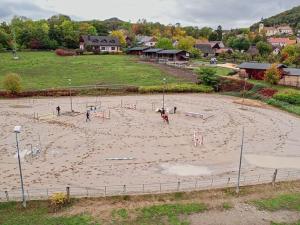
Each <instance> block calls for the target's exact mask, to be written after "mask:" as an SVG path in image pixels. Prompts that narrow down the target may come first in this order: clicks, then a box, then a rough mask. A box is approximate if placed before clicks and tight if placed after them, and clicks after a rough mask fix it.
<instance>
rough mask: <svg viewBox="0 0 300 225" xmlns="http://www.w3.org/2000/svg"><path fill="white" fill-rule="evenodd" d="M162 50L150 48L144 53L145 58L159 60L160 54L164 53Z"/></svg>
mask: <svg viewBox="0 0 300 225" xmlns="http://www.w3.org/2000/svg"><path fill="white" fill-rule="evenodd" d="M162 50H163V49H161V48H150V49H147V50H145V51H144V52H143V54H144V57H145V58H148V59H157V58H158V52H160V51H162Z"/></svg>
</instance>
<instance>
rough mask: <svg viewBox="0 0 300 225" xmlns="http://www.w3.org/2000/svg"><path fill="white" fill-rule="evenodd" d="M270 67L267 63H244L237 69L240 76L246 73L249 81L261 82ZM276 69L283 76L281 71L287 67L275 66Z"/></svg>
mask: <svg viewBox="0 0 300 225" xmlns="http://www.w3.org/2000/svg"><path fill="white" fill-rule="evenodd" d="M271 66H272V64H269V63H254V62H244V63H242V64H240V65H238V66H237V67H238V68H240V69H241V72H240V75H244V73H245V72H246V76H247V77H248V78H250V79H255V80H263V79H264V76H265V72H266V70H267V69H269V68H270V67H271ZM277 67H278V69H279V70H280V71H281V73H282V75H284V71H283V69H284V68H287V66H285V65H283V64H277Z"/></svg>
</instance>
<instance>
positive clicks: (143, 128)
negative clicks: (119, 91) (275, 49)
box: [0, 94, 300, 190]
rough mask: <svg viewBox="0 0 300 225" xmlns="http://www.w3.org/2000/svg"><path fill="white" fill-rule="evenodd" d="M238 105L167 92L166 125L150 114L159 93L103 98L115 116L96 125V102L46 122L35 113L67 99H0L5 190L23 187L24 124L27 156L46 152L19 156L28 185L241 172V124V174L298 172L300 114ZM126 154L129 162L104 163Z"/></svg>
mask: <svg viewBox="0 0 300 225" xmlns="http://www.w3.org/2000/svg"><path fill="white" fill-rule="evenodd" d="M121 100H122V102H123V105H133V104H136V105H137V110H131V109H124V108H123V109H122V108H121V107H120V104H121ZM235 100H236V98H233V97H226V96H218V95H204V94H201V95H199V94H186V95H167V96H166V106H167V108H168V107H169V108H171V107H173V106H177V108H178V113H177V114H175V115H169V117H170V124H169V125H167V124H165V123H164V122H163V121H162V119H161V117H160V115H159V114H157V113H155V112H154V111H153V110H152V103H154V104H155V108H156V107H159V106H160V105H161V102H162V97H161V95H150V96H147V95H143V96H122V97H120V96H118V97H101V98H98V99H97V101H98V103H97V104H99V101H101V109H102V110H105V111H106V112H108V111H110V117H111V119H101V118H97V117H95V116H94V114H92V118H91V122H86V121H85V114H84V113H85V111H86V104H87V103H88V104H92V105H95V102H96V97H76V98H73V108H74V109H75V111H78V112H81V113H82V114H80V115H77V116H69V115H62V116H60V117H57V116H47V117H45V118H44V120H41V121H36V120H34V119H33V114H34V113H38V114H39V115H42V114H49V113H50V114H52V113H53V112H54V111H55V108H56V106H57V105H60V106H61V108H62V111H63V113H64V112H66V111H68V110H70V103H69V98H41V99H34V100H33V99H15V100H0V124H1V131H0V137H1V139H0V140H1V141H0V181H1V182H0V189H7V190H11V189H16V188H18V187H19V173H18V167H17V160H16V158H15V153H16V144H15V143H16V141H15V135H14V133H13V132H12V130H13V127H14V126H15V125H21V126H22V132H21V134H20V135H19V141H20V148H21V150H22V151H25V150H29V149H30V148H31V147H30V144H32V145H33V146H37V145H39V148H40V149H41V152H40V153H39V154H37V155H36V156H35V157H33V158H32V157H30V156H26V157H25V158H23V159H22V166H23V175H24V180H25V186H26V188H55V187H65V186H66V185H71V186H72V187H97V186H103V185H120V184H129V185H130V184H143V183H145V184H147V183H156V182H176V181H177V180H178V179H180V180H183V181H184V180H193V179H195V177H197V178H201V177H202V176H203V177H205V176H212V175H213V176H217V175H220V176H222V174H229V173H236V171H237V168H238V160H239V152H240V144H241V133H242V127H243V126H244V127H245V141H244V142H245V148H244V151H245V156H246V159H247V155H250V160H249V157H248V161H247V160H243V171H242V173H243V174H259V173H263V172H264V171H270V169H271V168H272V167H274V168H277V166H278V165H276V164H277V163H280V160H279V161H278V158H280V157H283V159H284V160H288V158H292V160H294V161H293V162H295V160H296V163H293V166H290V165H289V163H285V164H284V166H282V165H281V167H280V168H284V169H289V168H291V169H297V168H299V167H297V166H296V167H295V165H294V164H297V160H298V162H299V164H298V165H300V150H299V149H300V139H299V134H300V119H299V117H296V116H293V115H290V114H288V113H285V112H282V111H279V110H277V109H274V108H270V107H267V106H264V107H257V106H256V107H251V106H243V107H241V105H240V104H236V103H234V101H235ZM98 109H99V107H98ZM185 112H195V113H200V114H202V115H203V118H204V119H202V118H194V117H187V116H185ZM194 131H197V132H199V133H201V134H202V136H203V145H202V146H197V147H195V146H194V143H193V133H194ZM39 136H40V138H39ZM39 139H40V141H39ZM261 155H262V156H264V157H267V158H259V156H261ZM253 156H254V157H253ZM268 156H272V157H275V156H276V158H275V159H272V158H270V157H268ZM122 157H127V158H132V159H130V160H127V161H119V160H106V159H107V158H122ZM255 157H258V158H259V160H255ZM264 159H265V160H264ZM270 160H271V161H272V160H274V161H273V162H275V163H273V164H272V163H270ZM272 169H273V168H272ZM299 169H300V168H299Z"/></svg>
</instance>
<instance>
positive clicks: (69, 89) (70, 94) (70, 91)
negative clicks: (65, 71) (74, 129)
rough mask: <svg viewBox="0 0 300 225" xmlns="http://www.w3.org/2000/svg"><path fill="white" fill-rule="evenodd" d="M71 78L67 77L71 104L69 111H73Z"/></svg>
mask: <svg viewBox="0 0 300 225" xmlns="http://www.w3.org/2000/svg"><path fill="white" fill-rule="evenodd" d="M71 81H72V80H71V79H69V91H70V105H71V112H73V101H72V92H71Z"/></svg>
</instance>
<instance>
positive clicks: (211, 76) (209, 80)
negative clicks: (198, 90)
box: [196, 67, 220, 87]
mask: <svg viewBox="0 0 300 225" xmlns="http://www.w3.org/2000/svg"><path fill="white" fill-rule="evenodd" d="M196 72H197V74H198V79H199V80H200V82H201V84H204V85H207V86H213V87H215V86H217V85H218V84H219V82H220V79H219V77H218V76H217V75H216V74H217V71H216V70H215V69H214V68H209V67H205V68H200V69H198V70H197V71H196Z"/></svg>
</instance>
